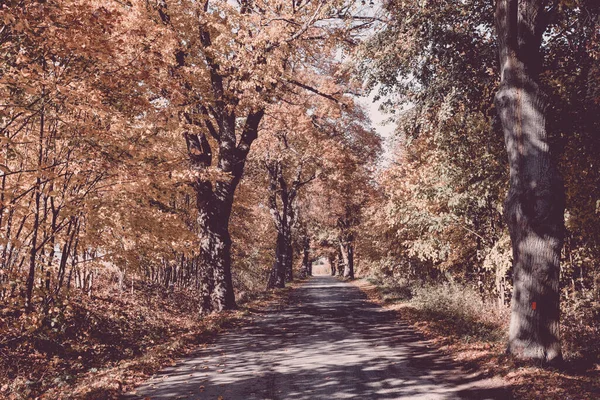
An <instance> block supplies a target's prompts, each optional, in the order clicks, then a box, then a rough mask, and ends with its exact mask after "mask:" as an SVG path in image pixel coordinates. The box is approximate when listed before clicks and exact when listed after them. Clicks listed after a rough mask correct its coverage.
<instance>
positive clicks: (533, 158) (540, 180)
mask: <svg viewBox="0 0 600 400" xmlns="http://www.w3.org/2000/svg"><path fill="white" fill-rule="evenodd" d="M544 4H545V2H544V1H541V0H499V1H498V3H497V9H496V26H497V31H498V41H499V50H500V68H501V83H500V87H499V89H498V93H497V94H496V108H497V109H498V113H499V115H500V119H501V122H502V127H503V130H504V138H505V142H506V149H507V152H508V158H509V165H510V186H509V191H508V196H507V199H506V202H505V218H506V221H507V224H508V228H509V231H510V236H511V241H512V247H513V277H514V282H513V286H514V289H513V295H512V311H511V321H510V329H509V343H508V351H509V352H510V353H512V354H515V355H517V356H519V357H522V358H529V359H536V360H541V361H543V362H556V361H559V360H560V359H561V357H562V356H561V349H560V342H559V267H560V265H559V264H560V251H561V247H562V242H563V230H564V227H563V225H564V220H563V213H564V188H563V185H562V181H561V179H560V176H559V174H558V171H557V170H556V168H555V167H554V165H553V162H552V158H551V156H550V151H549V144H548V135H547V132H546V126H545V124H546V120H545V113H546V98H545V95H544V93H542V90H541V89H540V86H539V83H538V74H539V70H540V65H541V63H540V53H539V48H540V43H541V37H542V34H543V31H544V29H545V22H544V15H543V13H544Z"/></svg>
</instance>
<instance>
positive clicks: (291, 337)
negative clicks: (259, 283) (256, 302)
mask: <svg viewBox="0 0 600 400" xmlns="http://www.w3.org/2000/svg"><path fill="white" fill-rule="evenodd" d="M129 398H131V399H148V398H149V399H152V400H159V399H226V400H230V399H270V400H276V399H281V400H284V399H285V400H287V399H295V400H297V399H303V400H304V399H305V400H309V399H310V400H315V399H347V398H356V399H430V400H435V399H509V398H510V389H508V388H506V387H504V381H503V380H501V379H498V378H490V377H489V376H488V374H483V373H481V372H479V371H466V370H464V369H461V368H460V367H459V365H458V364H457V363H456V362H453V361H452V360H451V359H450V358H449V357H447V356H445V355H444V354H442V353H441V352H440V351H438V350H437V348H436V346H434V345H432V343H430V342H429V341H426V340H423V338H422V336H421V335H419V334H418V333H417V332H416V331H415V330H414V329H413V328H412V327H410V326H409V325H408V324H406V323H405V322H403V321H401V320H399V319H398V318H396V314H395V312H394V311H390V310H387V309H385V308H382V307H380V306H379V305H377V304H374V303H373V302H370V301H368V299H367V296H366V295H365V294H364V293H363V292H361V291H360V290H359V289H357V288H356V287H355V286H353V285H351V284H348V283H346V282H341V281H340V280H338V279H337V278H334V277H331V276H316V277H313V278H311V279H309V280H308V281H307V282H306V283H304V284H303V285H300V286H299V287H297V288H296V289H294V290H293V291H292V292H291V296H290V301H289V303H288V305H287V306H286V307H283V308H281V309H279V310H273V309H270V310H264V311H263V312H257V315H256V317H255V319H254V321H251V323H249V324H246V325H244V326H242V327H240V328H238V329H231V330H228V331H227V332H225V333H223V334H222V335H220V336H219V338H217V340H216V341H215V342H214V343H212V344H210V345H208V346H206V347H203V348H201V349H200V350H199V351H198V352H197V354H195V355H194V356H193V357H188V358H185V359H181V360H180V361H179V362H177V363H175V365H173V366H170V367H168V368H166V369H164V370H163V371H161V372H160V373H159V374H157V375H156V376H154V377H153V378H152V379H151V380H150V381H148V382H147V383H145V384H144V385H142V386H140V387H138V388H137V389H136V390H135V392H132V393H131V394H130V396H129Z"/></svg>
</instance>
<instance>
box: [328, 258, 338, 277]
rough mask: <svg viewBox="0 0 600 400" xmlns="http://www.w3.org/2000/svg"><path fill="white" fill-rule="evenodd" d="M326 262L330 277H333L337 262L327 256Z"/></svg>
mask: <svg viewBox="0 0 600 400" xmlns="http://www.w3.org/2000/svg"><path fill="white" fill-rule="evenodd" d="M327 260H328V261H329V267H330V268H331V276H335V271H336V263H337V261H336V260H335V259H334V257H333V256H329V257H328V258H327Z"/></svg>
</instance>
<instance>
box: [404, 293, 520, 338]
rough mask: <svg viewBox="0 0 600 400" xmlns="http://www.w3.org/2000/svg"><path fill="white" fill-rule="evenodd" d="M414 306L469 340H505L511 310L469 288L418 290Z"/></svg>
mask: <svg viewBox="0 0 600 400" xmlns="http://www.w3.org/2000/svg"><path fill="white" fill-rule="evenodd" d="M410 303H411V305H412V306H414V307H415V308H416V309H417V310H420V311H421V312H423V313H426V314H427V315H428V317H429V318H431V319H433V320H436V321H437V322H441V323H444V324H449V325H452V326H453V330H452V331H454V332H456V333H457V334H459V335H461V336H462V337H463V338H465V339H467V340H469V339H470V338H471V337H472V338H476V339H481V340H486V341H502V340H505V335H506V331H507V329H506V327H507V326H508V318H509V315H510V312H509V310H508V309H507V308H506V307H499V306H498V304H497V303H496V302H493V301H489V300H486V299H484V298H482V297H481V295H480V294H479V293H478V292H477V291H475V290H474V289H473V288H471V287H469V286H463V285H459V284H454V283H444V284H437V285H424V286H421V287H417V288H414V289H413V297H412V300H411V302H410Z"/></svg>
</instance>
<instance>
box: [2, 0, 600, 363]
mask: <svg viewBox="0 0 600 400" xmlns="http://www.w3.org/2000/svg"><path fill="white" fill-rule="evenodd" d="M599 7H600V6H599V4H598V2H596V1H593V0H570V1H566V0H553V1H550V0H547V1H545V0H498V1H497V2H495V3H494V4H493V2H490V1H483V0H464V1H453V0H440V1H423V2H420V1H399V0H398V1H396V0H389V1H387V0H386V1H383V2H377V4H376V5H371V4H369V2H363V1H351V0H334V1H314V0H300V1H289V0H286V1H283V0H281V1H280V0H276V1H271V0H270V1H266V0H255V1H253V0H239V1H221V0H203V1H196V0H177V1H170V0H151V1H141V0H131V1H97V0H35V1H22V0H8V1H4V2H2V4H0V21H1V22H2V23H1V24H0V305H1V308H2V314H1V315H0V321H5V322H6V326H7V327H9V328H7V329H11V332H12V333H10V334H13V335H22V331H21V330H23V329H24V330H25V331H27V332H34V331H36V330H43V329H45V328H47V327H48V326H50V325H52V327H54V324H55V323H56V321H57V317H58V316H64V314H65V313H66V312H68V304H69V299H71V298H73V297H77V296H93V295H94V294H95V293H96V291H100V290H103V288H106V287H109V286H110V287H120V288H122V289H123V290H126V288H127V285H128V283H129V284H131V285H132V290H133V281H136V282H143V283H145V284H148V285H149V287H151V288H153V289H152V290H155V291H157V293H166V292H175V291H185V292H187V293H192V294H193V296H194V298H195V299H196V300H197V311H198V313H200V314H202V315H205V314H210V313H212V312H219V311H223V310H231V309H234V308H236V303H237V301H239V299H240V298H241V297H242V295H247V294H249V293H251V292H257V291H261V290H265V289H272V288H281V287H284V286H285V285H286V283H287V282H290V281H292V280H294V279H295V278H296V277H299V276H306V275H310V274H311V268H312V267H311V266H312V262H313V261H314V260H317V259H328V260H329V262H330V264H331V266H332V274H334V275H340V276H342V277H345V278H348V279H353V278H354V277H355V275H356V274H357V273H358V274H359V275H363V276H364V275H371V276H376V277H379V278H381V279H383V280H386V279H387V280H398V281H400V280H406V281H410V282H413V284H415V285H418V284H423V283H432V282H436V283H441V282H448V281H451V282H460V284H463V285H466V286H470V287H473V288H476V289H477V290H479V292H480V294H481V296H482V297H486V298H490V299H494V300H495V301H497V303H498V306H499V307H508V306H509V305H510V304H512V305H511V306H510V307H511V315H512V317H511V322H510V329H509V339H508V340H509V343H508V349H509V351H510V352H511V353H513V354H515V355H517V356H519V357H524V358H533V359H536V360H542V361H544V362H549V363H553V362H558V361H560V359H561V358H562V352H561V344H560V343H561V335H564V333H561V318H562V319H563V320H565V321H567V323H569V324H571V323H572V321H579V322H578V324H580V325H581V326H585V327H586V329H585V330H584V329H578V328H574V327H573V326H572V325H569V326H568V329H567V331H566V332H568V334H573V332H576V333H577V334H578V335H581V336H580V338H582V339H581V340H584V339H585V340H587V341H589V340H593V338H596V339H597V337H598V335H599V334H600V331H599V329H600V311H599V307H598V304H599V303H598V302H599V301H600V266H599V264H598V263H599V260H600V223H599V222H600V174H599V173H598V171H599V170H600V135H599V131H600V92H599V90H600V62H599V59H600V37H599V36H600V24H599V22H600V21H599V15H600V9H599ZM369 92H372V93H376V94H377V97H378V98H380V99H381V100H382V102H383V103H382V108H384V109H386V110H387V111H389V112H390V113H391V115H392V116H393V122H391V123H394V124H395V125H394V126H395V127H396V131H395V134H394V136H393V137H392V138H385V139H386V140H385V141H384V140H383V138H381V137H379V136H378V135H377V134H376V133H375V129H374V127H373V124H372V122H371V121H370V120H369V116H368V112H367V110H366V109H365V107H364V106H363V105H361V104H362V103H361V101H359V97H361V96H366V95H367V94H368V93H369ZM384 148H386V149H387V151H386V152H385V154H386V155H385V157H383V156H382V155H383V153H384V151H383V150H384ZM561 313H562V316H561ZM565 313H566V315H567V317H568V318H566V319H565ZM31 316H36V317H35V318H31ZM23 318H27V324H29V326H27V327H24V326H23V324H21V323H20V322H18V321H22V320H23ZM568 339H569V340H575V339H574V338H572V337H571V338H569V337H568ZM595 351H597V349H596V350H595Z"/></svg>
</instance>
